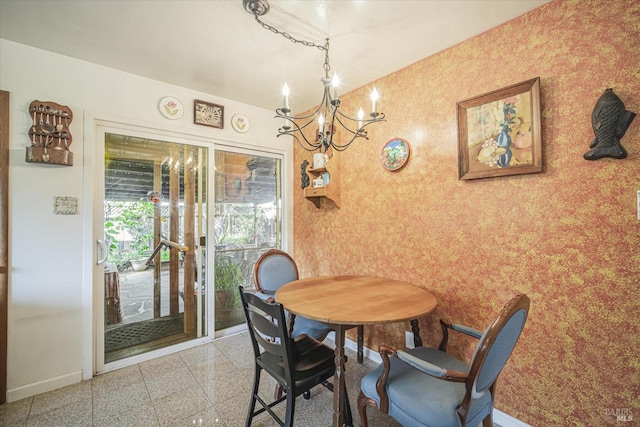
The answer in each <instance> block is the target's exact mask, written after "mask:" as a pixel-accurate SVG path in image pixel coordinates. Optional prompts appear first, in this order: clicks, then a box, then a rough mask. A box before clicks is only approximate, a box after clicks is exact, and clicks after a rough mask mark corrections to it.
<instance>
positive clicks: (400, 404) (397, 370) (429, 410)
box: [361, 347, 492, 427]
mask: <svg viewBox="0 0 640 427" xmlns="http://www.w3.org/2000/svg"><path fill="white" fill-rule="evenodd" d="M407 353H409V354H411V355H413V356H415V357H418V358H420V359H422V360H425V361H427V362H429V363H433V364H434V365H437V366H440V367H442V368H445V369H448V370H455V371H459V372H464V373H468V372H469V366H468V365H467V364H466V363H464V362H462V361H460V360H458V359H456V358H454V357H453V356H451V355H449V354H447V353H445V352H443V351H440V350H437V349H433V348H425V347H417V348H415V349H411V350H407ZM390 361H391V371H390V373H389V379H388V381H387V394H388V395H389V415H390V416H391V417H393V418H394V419H396V420H397V421H398V422H399V423H400V424H402V425H403V426H404V427H414V426H416V427H453V426H460V425H461V423H460V418H459V417H458V414H457V412H456V408H457V407H458V405H459V404H460V402H462V399H463V397H464V395H465V384H464V383H454V382H449V381H443V380H440V379H438V378H434V377H431V376H429V375H427V374H424V373H422V372H420V371H418V370H417V369H415V368H412V367H411V366H409V365H408V364H406V363H404V362H402V361H401V360H399V359H398V358H397V357H391V358H390ZM382 369H383V365H382V364H380V365H379V366H378V367H377V368H376V369H374V370H373V371H371V372H370V373H369V374H367V375H366V376H365V377H364V378H363V379H362V383H361V388H362V392H363V393H364V394H365V395H366V396H368V397H370V398H372V399H374V400H375V401H376V402H377V404H378V407H379V406H380V397H379V396H378V393H377V392H376V381H377V380H378V377H379V376H380V373H381V372H382ZM491 406H492V402H491V395H490V393H488V392H486V393H484V394H482V395H481V396H479V397H478V398H477V399H474V401H473V402H472V404H471V408H470V412H469V414H468V416H467V423H468V425H469V426H476V425H477V424H478V423H479V422H480V421H482V419H483V418H484V417H486V415H487V414H489V412H490V411H491Z"/></svg>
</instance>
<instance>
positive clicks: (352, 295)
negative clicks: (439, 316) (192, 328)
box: [275, 276, 437, 427]
mask: <svg viewBox="0 0 640 427" xmlns="http://www.w3.org/2000/svg"><path fill="white" fill-rule="evenodd" d="M275 297H276V300H277V301H278V302H279V303H281V304H282V305H283V306H284V308H286V309H287V310H289V311H290V312H291V313H293V314H296V315H300V316H304V317H307V318H309V319H314V320H318V321H320V322H324V323H327V324H329V325H330V326H331V327H332V328H333V329H334V330H335V363H336V372H335V374H334V389H333V390H334V395H333V427H343V425H344V410H345V408H344V400H343V397H342V393H343V390H344V383H345V375H344V363H345V357H344V355H345V352H344V343H345V331H346V330H347V329H349V328H352V327H354V326H357V325H370V324H384V323H394V322H403V321H412V326H413V330H414V333H415V332H417V324H418V322H417V321H416V320H415V319H417V318H419V317H422V316H425V315H427V314H429V313H431V311H433V309H434V308H435V307H436V304H437V300H436V297H435V296H433V295H432V294H431V293H429V292H428V291H426V290H425V289H423V288H421V287H419V286H416V285H413V284H411V283H407V282H402V281H399V280H391V279H385V278H381V277H368V276H322V277H311V278H307V279H301V280H295V281H293V282H289V283H287V284H285V285H283V286H282V287H281V288H280V289H278V290H277V291H276V295H275Z"/></svg>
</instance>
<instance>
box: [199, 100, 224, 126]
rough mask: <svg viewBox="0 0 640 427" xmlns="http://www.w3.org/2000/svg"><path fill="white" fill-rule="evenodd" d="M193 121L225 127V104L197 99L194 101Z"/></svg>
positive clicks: (203, 124) (204, 124)
mask: <svg viewBox="0 0 640 427" xmlns="http://www.w3.org/2000/svg"><path fill="white" fill-rule="evenodd" d="M193 123H195V124H197V125H202V126H211V127H213V128H218V129H223V128H224V106H222V105H218V104H213V103H211V102H206V101H200V100H199V99H196V100H195V101H193Z"/></svg>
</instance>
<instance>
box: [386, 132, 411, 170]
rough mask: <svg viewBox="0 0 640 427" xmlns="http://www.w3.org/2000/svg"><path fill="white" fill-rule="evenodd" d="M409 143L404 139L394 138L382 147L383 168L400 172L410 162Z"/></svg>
mask: <svg viewBox="0 0 640 427" xmlns="http://www.w3.org/2000/svg"><path fill="white" fill-rule="evenodd" d="M409 153H410V148H409V142H408V141H406V140H404V139H402V138H393V139H392V140H390V141H389V142H387V143H386V144H384V147H382V153H380V160H381V161H382V166H383V167H384V168H385V169H386V170H388V171H392V172H395V171H399V170H400V169H402V168H403V167H404V166H405V165H406V164H407V161H408V160H409Z"/></svg>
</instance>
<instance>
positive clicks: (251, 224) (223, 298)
mask: <svg viewBox="0 0 640 427" xmlns="http://www.w3.org/2000/svg"><path fill="white" fill-rule="evenodd" d="M215 171H216V175H215V205H214V211H215V228H214V240H215V245H214V249H215V255H214V259H215V263H214V264H215V265H214V282H215V329H216V331H218V330H222V329H226V328H229V327H233V326H236V325H239V324H242V323H244V315H243V313H242V307H241V305H240V299H239V294H238V286H239V285H242V286H244V287H245V288H253V287H254V284H253V266H254V265H255V262H256V260H257V259H258V258H259V257H260V255H262V253H264V252H266V251H267V250H269V249H271V248H280V246H281V241H282V190H281V188H282V187H281V184H282V183H281V176H282V162H281V160H280V158H276V157H269V156H266V155H260V154H256V153H250V152H242V153H240V152H232V151H224V150H216V152H215Z"/></svg>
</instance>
